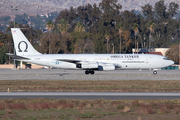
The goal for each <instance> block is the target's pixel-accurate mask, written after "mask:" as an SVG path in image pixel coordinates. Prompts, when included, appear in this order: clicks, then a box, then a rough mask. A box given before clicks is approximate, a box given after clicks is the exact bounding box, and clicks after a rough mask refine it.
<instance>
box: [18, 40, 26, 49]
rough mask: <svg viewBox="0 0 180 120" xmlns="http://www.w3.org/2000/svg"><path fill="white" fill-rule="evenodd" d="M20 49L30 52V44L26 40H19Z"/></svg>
mask: <svg viewBox="0 0 180 120" xmlns="http://www.w3.org/2000/svg"><path fill="white" fill-rule="evenodd" d="M18 49H19V51H18V52H28V51H27V49H28V44H27V43H26V42H25V41H21V42H19V44H18Z"/></svg>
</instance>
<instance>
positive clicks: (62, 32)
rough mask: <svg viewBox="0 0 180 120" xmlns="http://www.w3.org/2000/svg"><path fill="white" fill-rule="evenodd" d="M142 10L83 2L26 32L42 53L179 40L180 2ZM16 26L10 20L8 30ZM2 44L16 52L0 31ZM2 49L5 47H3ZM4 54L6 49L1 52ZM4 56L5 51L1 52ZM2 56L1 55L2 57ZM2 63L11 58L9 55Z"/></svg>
mask: <svg viewBox="0 0 180 120" xmlns="http://www.w3.org/2000/svg"><path fill="white" fill-rule="evenodd" d="M141 8H142V11H141V12H142V14H136V13H135V11H134V10H131V11H128V10H125V11H122V5H121V4H120V3H118V1H117V0H102V1H101V2H100V3H99V5H97V4H93V5H90V4H88V5H83V6H79V7H77V8H73V7H71V8H70V9H65V10H62V11H61V12H60V13H59V15H58V17H57V18H56V20H55V21H54V22H53V21H51V20H49V21H48V22H47V23H46V27H47V28H48V32H46V33H42V31H41V30H38V29H33V27H30V26H28V25H23V24H17V27H26V28H29V29H24V30H23V32H24V34H25V35H26V36H27V38H28V39H29V40H30V42H31V43H32V44H33V45H34V46H35V48H36V49H37V50H38V51H40V52H41V53H45V54H49V53H111V52H112V51H113V47H114V53H131V52H132V48H137V45H138V48H147V49H149V47H157V48H162V47H170V46H171V45H175V44H177V43H179V40H180V34H179V32H180V31H179V25H180V21H179V20H178V19H177V18H175V17H174V16H175V15H176V14H177V12H178V9H179V5H178V4H177V3H175V2H171V3H170V4H169V5H168V6H166V5H165V3H164V0H160V1H159V2H157V3H155V5H154V6H152V5H150V4H146V5H144V6H142V7H141ZM10 27H12V23H10V25H9V28H7V31H9V30H10ZM0 40H1V41H0V42H1V46H4V47H1V48H0V49H3V50H4V51H5V52H13V49H14V48H13V43H12V37H11V34H9V33H2V32H1V33H0ZM1 51H2V50H1ZM1 54H3V53H1ZM0 56H3V55H0ZM0 59H1V58H0ZM3 59H4V60H0V63H5V62H7V61H8V58H7V57H4V58H3Z"/></svg>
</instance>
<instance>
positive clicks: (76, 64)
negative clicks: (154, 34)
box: [7, 28, 174, 74]
mask: <svg viewBox="0 0 180 120" xmlns="http://www.w3.org/2000/svg"><path fill="white" fill-rule="evenodd" d="M11 32H12V36H13V41H14V47H15V51H16V55H14V54H10V53H7V55H10V56H11V57H13V58H14V59H15V60H17V61H23V62H28V63H33V64H38V65H42V66H48V67H54V68H61V69H75V70H77V69H82V70H85V74H94V73H95V71H104V70H105V71H108V70H121V69H153V73H154V74H157V70H158V69H160V68H163V67H167V66H170V65H172V64H174V62H173V61H172V60H169V59H168V58H167V57H165V56H161V55H153V54H41V53H39V52H38V51H36V50H35V49H34V47H33V46H32V45H31V44H30V42H29V41H28V39H27V38H26V37H25V35H24V34H23V33H22V31H21V30H20V28H11Z"/></svg>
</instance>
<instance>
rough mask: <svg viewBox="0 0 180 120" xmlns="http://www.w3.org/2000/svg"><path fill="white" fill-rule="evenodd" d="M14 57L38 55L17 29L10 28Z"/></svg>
mask: <svg viewBox="0 0 180 120" xmlns="http://www.w3.org/2000/svg"><path fill="white" fill-rule="evenodd" d="M11 32H12V37H13V41H14V47H15V50H16V55H19V56H26V55H40V54H41V53H39V52H38V51H36V50H35V49H34V47H33V46H32V45H31V43H30V42H29V41H28V39H27V38H26V37H25V35H24V34H23V33H22V31H21V30H20V29H19V28H11Z"/></svg>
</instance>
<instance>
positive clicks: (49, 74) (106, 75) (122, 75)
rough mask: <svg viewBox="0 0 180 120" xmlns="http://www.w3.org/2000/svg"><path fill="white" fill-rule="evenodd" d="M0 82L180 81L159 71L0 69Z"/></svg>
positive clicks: (170, 73)
mask: <svg viewBox="0 0 180 120" xmlns="http://www.w3.org/2000/svg"><path fill="white" fill-rule="evenodd" d="M0 80H180V71H179V70H160V71H158V74H157V75H154V74H153V73H152V70H141V71H140V70H116V71H95V74H94V75H91V74H89V75H85V74H84V70H62V69H20V70H11V69H0Z"/></svg>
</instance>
